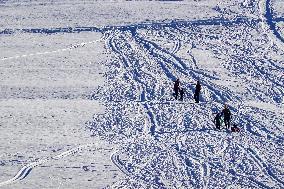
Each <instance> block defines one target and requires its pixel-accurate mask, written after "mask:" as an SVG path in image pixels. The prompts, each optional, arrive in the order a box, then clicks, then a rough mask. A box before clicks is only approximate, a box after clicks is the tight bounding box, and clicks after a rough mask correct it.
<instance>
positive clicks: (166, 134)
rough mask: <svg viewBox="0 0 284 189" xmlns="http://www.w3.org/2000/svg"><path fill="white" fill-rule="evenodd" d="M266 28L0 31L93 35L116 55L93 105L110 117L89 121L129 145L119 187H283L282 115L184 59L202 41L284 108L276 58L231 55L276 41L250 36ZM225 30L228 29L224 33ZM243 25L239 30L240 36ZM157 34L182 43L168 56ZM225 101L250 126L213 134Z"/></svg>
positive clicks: (120, 154) (214, 23) (118, 157)
mask: <svg viewBox="0 0 284 189" xmlns="http://www.w3.org/2000/svg"><path fill="white" fill-rule="evenodd" d="M270 3H271V2H270V0H267V1H266V6H267V7H266V8H267V9H269V8H271V7H270ZM271 14H272V12H271V11H270V9H269V10H267V13H266V18H267V24H268V25H269V28H270V29H271V30H272V32H273V33H274V34H275V37H276V38H277V39H280V40H281V39H283V38H282V37H281V36H279V35H278V34H277V31H276V30H275V27H273V25H271V24H274V23H273V22H272V19H271ZM278 20H279V19H278ZM260 22H261V20H254V19H248V18H245V17H236V18H235V19H234V20H227V19H218V18H214V19H208V20H199V21H190V22H186V21H173V22H171V23H147V24H137V25H130V26H110V27H105V28H95V27H78V28H55V29H15V30H10V29H6V30H4V31H1V32H0V35H9V34H13V33H16V32H27V33H44V34H50V33H59V32H67V33H68V32H70V33H71V32H78V33H79V32H86V31H88V32H102V33H103V34H104V38H103V39H105V46H106V48H107V49H108V51H109V53H110V55H111V56H112V59H111V60H110V62H109V63H108V65H107V66H109V70H108V71H107V74H106V78H107V84H106V85H105V86H103V87H101V88H100V89H99V90H98V91H97V92H96V93H95V94H94V95H93V99H100V100H103V101H104V102H105V104H106V108H107V110H106V113H105V114H104V115H95V116H94V120H93V121H91V122H89V128H90V130H91V131H92V132H93V133H94V134H96V135H98V136H100V137H101V139H102V140H106V141H109V142H111V143H114V144H118V146H120V148H119V149H118V150H117V151H116V152H114V153H113V155H112V156H111V160H112V162H113V163H114V164H115V165H116V166H117V167H118V168H119V169H120V170H121V171H122V172H123V173H124V174H125V175H126V176H127V178H126V179H125V180H123V181H118V182H116V183H114V184H113V186H112V187H119V186H124V187H125V185H126V186H127V188H222V187H226V186H231V187H234V186H241V187H256V188H283V187H284V182H283V179H284V176H283V175H284V174H283V168H284V167H283V155H284V150H283V143H284V136H283V124H284V123H283V120H282V119H281V116H283V115H282V114H281V115H277V114H276V113H274V112H269V111H266V110H262V109H259V108H256V107H253V106H245V105H244V103H243V102H244V100H246V99H244V97H243V96H244V94H242V93H241V92H239V93H236V92H233V91H232V89H231V88H229V87H225V86H222V85H218V84H216V83H215V82H213V81H212V80H220V79H221V78H220V77H218V76H216V75H214V74H211V73H208V72H206V71H205V70H203V69H200V68H199V67H197V63H198V62H197V60H196V58H195V57H194V56H193V55H192V54H190V55H189V58H190V60H185V59H184V58H181V57H180V56H179V55H178V53H179V51H181V50H182V47H183V45H184V43H188V44H193V45H192V46H193V48H201V47H203V48H204V47H205V49H206V50H208V49H210V50H212V51H213V52H214V53H216V56H220V57H224V56H227V57H230V58H231V59H226V58H223V59H222V58H221V59H222V60H223V61H225V62H227V63H228V64H223V66H224V68H226V69H227V70H228V72H229V73H230V74H231V75H230V76H231V77H236V78H240V79H241V80H243V81H244V83H249V82H252V84H249V88H251V89H248V91H249V92H248V93H247V94H245V95H248V96H251V97H252V98H254V99H256V100H260V101H262V102H267V103H280V102H281V100H282V101H283V99H280V98H277V97H278V96H280V97H281V95H282V96H283V94H284V90H283V87H284V83H283V78H282V77H279V76H278V74H279V73H281V71H282V72H283V70H284V68H283V66H282V65H280V64H277V62H275V61H274V60H272V59H271V60H264V59H265V57H266V55H265V54H264V55H263V57H261V56H260V57H258V55H257V52H254V49H253V47H255V48H257V47H258V46H257V45H255V46H253V47H250V46H248V47H246V46H247V44H244V45H243V46H242V45H239V46H238V48H236V49H234V51H233V52H232V51H231V49H232V48H233V47H234V46H233V45H232V44H230V41H228V40H227V38H228V39H229V40H237V39H238V37H241V36H243V37H244V39H245V40H246V39H248V38H254V39H256V40H259V41H261V40H264V43H263V44H265V43H267V41H265V39H262V38H261V36H260V37H259V36H253V35H251V36H250V34H249V33H248V34H247V32H246V30H247V31H250V30H253V29H254V28H255V27H256V26H257V25H258V24H260ZM220 25H221V26H223V27H224V32H228V33H222V31H221V32H220V31H218V29H217V27H218V26H220ZM274 26H275V25H274ZM238 27H240V28H241V29H240V31H237V30H238ZM160 30H162V31H163V32H164V34H163V35H162V36H159V35H158V33H159V31H160ZM238 32H239V33H238ZM231 34H232V35H231ZM226 37H227V38H226ZM155 38H157V39H159V38H165V39H167V40H168V41H171V42H172V44H174V46H173V48H172V49H170V50H167V49H166V48H164V47H163V45H164V44H163V43H162V42H161V41H162V40H160V41H159V40H157V39H155ZM281 41H282V42H283V40H281ZM94 42H95V41H93V42H87V43H94ZM217 42H218V43H217ZM248 42H249V41H248ZM87 43H82V44H78V45H75V46H72V47H70V48H66V49H59V50H54V51H51V52H44V53H33V54H28V55H21V56H15V57H6V58H2V59H1V60H7V59H14V58H21V57H26V56H34V55H37V54H38V55H40V54H45V53H58V52H61V51H65V50H72V49H75V48H77V47H84V46H85V45H86V44H87ZM251 45H252V44H251ZM246 48H248V49H246ZM267 48H268V47H267ZM263 49H264V50H265V48H263ZM263 49H262V50H263ZM261 55H262V54H261ZM244 63H246V64H244ZM252 68H253V69H252ZM270 70H276V71H275V72H270ZM277 70H278V72H277ZM249 74H250V76H251V77H252V78H254V80H260V81H262V84H263V83H265V85H264V86H266V87H267V90H266V91H265V90H264V89H263V88H262V87H256V86H257V81H251V80H249V79H248V78H247V77H248V75H249ZM176 78H180V79H181V81H182V87H184V88H186V89H187V91H186V94H187V95H186V97H185V101H184V102H180V101H174V99H173V96H172V85H173V82H172V81H173V80H175V79H176ZM198 79H201V81H202V91H203V93H202V96H201V103H200V104H195V103H193V102H192V101H191V100H189V99H192V94H193V91H194V83H195V81H196V80H198ZM268 97H270V98H268ZM271 99H272V100H271ZM224 102H229V105H230V108H231V110H232V113H233V115H237V116H235V117H236V118H235V119H234V120H233V121H234V122H237V123H238V124H239V125H241V126H242V131H241V132H240V133H236V134H235V133H230V132H228V131H225V132H223V131H216V130H215V129H214V128H213V127H214V126H213V125H212V124H213V123H212V120H213V115H212V111H216V109H219V110H220V109H221V108H222V104H223V103H224ZM279 117H280V118H279ZM281 125H282V128H281ZM92 146H93V144H92V145H86V146H79V147H77V148H74V149H71V150H69V151H67V152H64V153H62V154H60V155H57V156H55V157H52V158H47V159H43V160H39V161H37V162H33V163H30V164H28V165H26V166H24V167H23V168H22V169H21V170H20V171H19V172H18V173H17V174H16V175H15V177H13V178H12V179H10V180H8V181H5V182H2V183H0V186H4V185H7V184H12V183H14V182H16V181H19V180H22V179H24V178H26V176H27V175H28V174H29V173H30V171H31V170H32V169H33V168H34V167H37V166H39V165H40V164H43V163H46V162H48V161H52V160H58V159H61V158H63V157H66V156H68V155H72V154H74V153H77V152H78V151H79V150H81V149H82V148H86V147H88V148H89V147H92ZM276 152H278V154H277V153H276ZM278 161H280V162H278ZM281 161H282V163H281Z"/></svg>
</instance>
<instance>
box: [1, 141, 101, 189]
mask: <svg viewBox="0 0 284 189" xmlns="http://www.w3.org/2000/svg"><path fill="white" fill-rule="evenodd" d="M96 145H97V143H91V144H85V145H80V146H78V147H75V148H72V149H70V150H67V151H65V152H63V153H61V154H59V155H56V156H53V157H49V158H45V159H40V160H38V161H35V162H32V163H29V164H28V165H25V166H24V167H23V168H22V169H21V170H20V171H19V172H18V173H17V174H16V175H15V176H14V177H13V178H11V179H9V180H7V181H4V182H0V187H2V186H6V185H10V184H13V183H15V182H19V181H20V180H23V179H25V178H26V177H27V176H28V175H29V174H30V172H31V171H32V169H33V168H35V167H38V166H40V165H42V164H45V163H48V162H51V161H56V160H59V159H62V158H65V157H68V156H72V155H74V154H76V153H78V152H80V151H82V150H86V149H89V148H92V147H95V146H96ZM92 149H94V148H92ZM100 149H101V148H95V150H100Z"/></svg>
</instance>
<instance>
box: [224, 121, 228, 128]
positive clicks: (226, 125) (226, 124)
mask: <svg viewBox="0 0 284 189" xmlns="http://www.w3.org/2000/svg"><path fill="white" fill-rule="evenodd" d="M224 123H225V127H226V129H227V128H228V121H227V119H224Z"/></svg>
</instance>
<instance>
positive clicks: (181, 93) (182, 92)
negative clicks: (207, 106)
mask: <svg viewBox="0 0 284 189" xmlns="http://www.w3.org/2000/svg"><path fill="white" fill-rule="evenodd" d="M179 94H180V99H179V100H181V101H183V95H184V89H183V88H181V89H180V91H179Z"/></svg>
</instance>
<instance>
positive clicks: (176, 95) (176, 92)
mask: <svg viewBox="0 0 284 189" xmlns="http://www.w3.org/2000/svg"><path fill="white" fill-rule="evenodd" d="M175 99H176V100H177V99H178V90H175Z"/></svg>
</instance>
